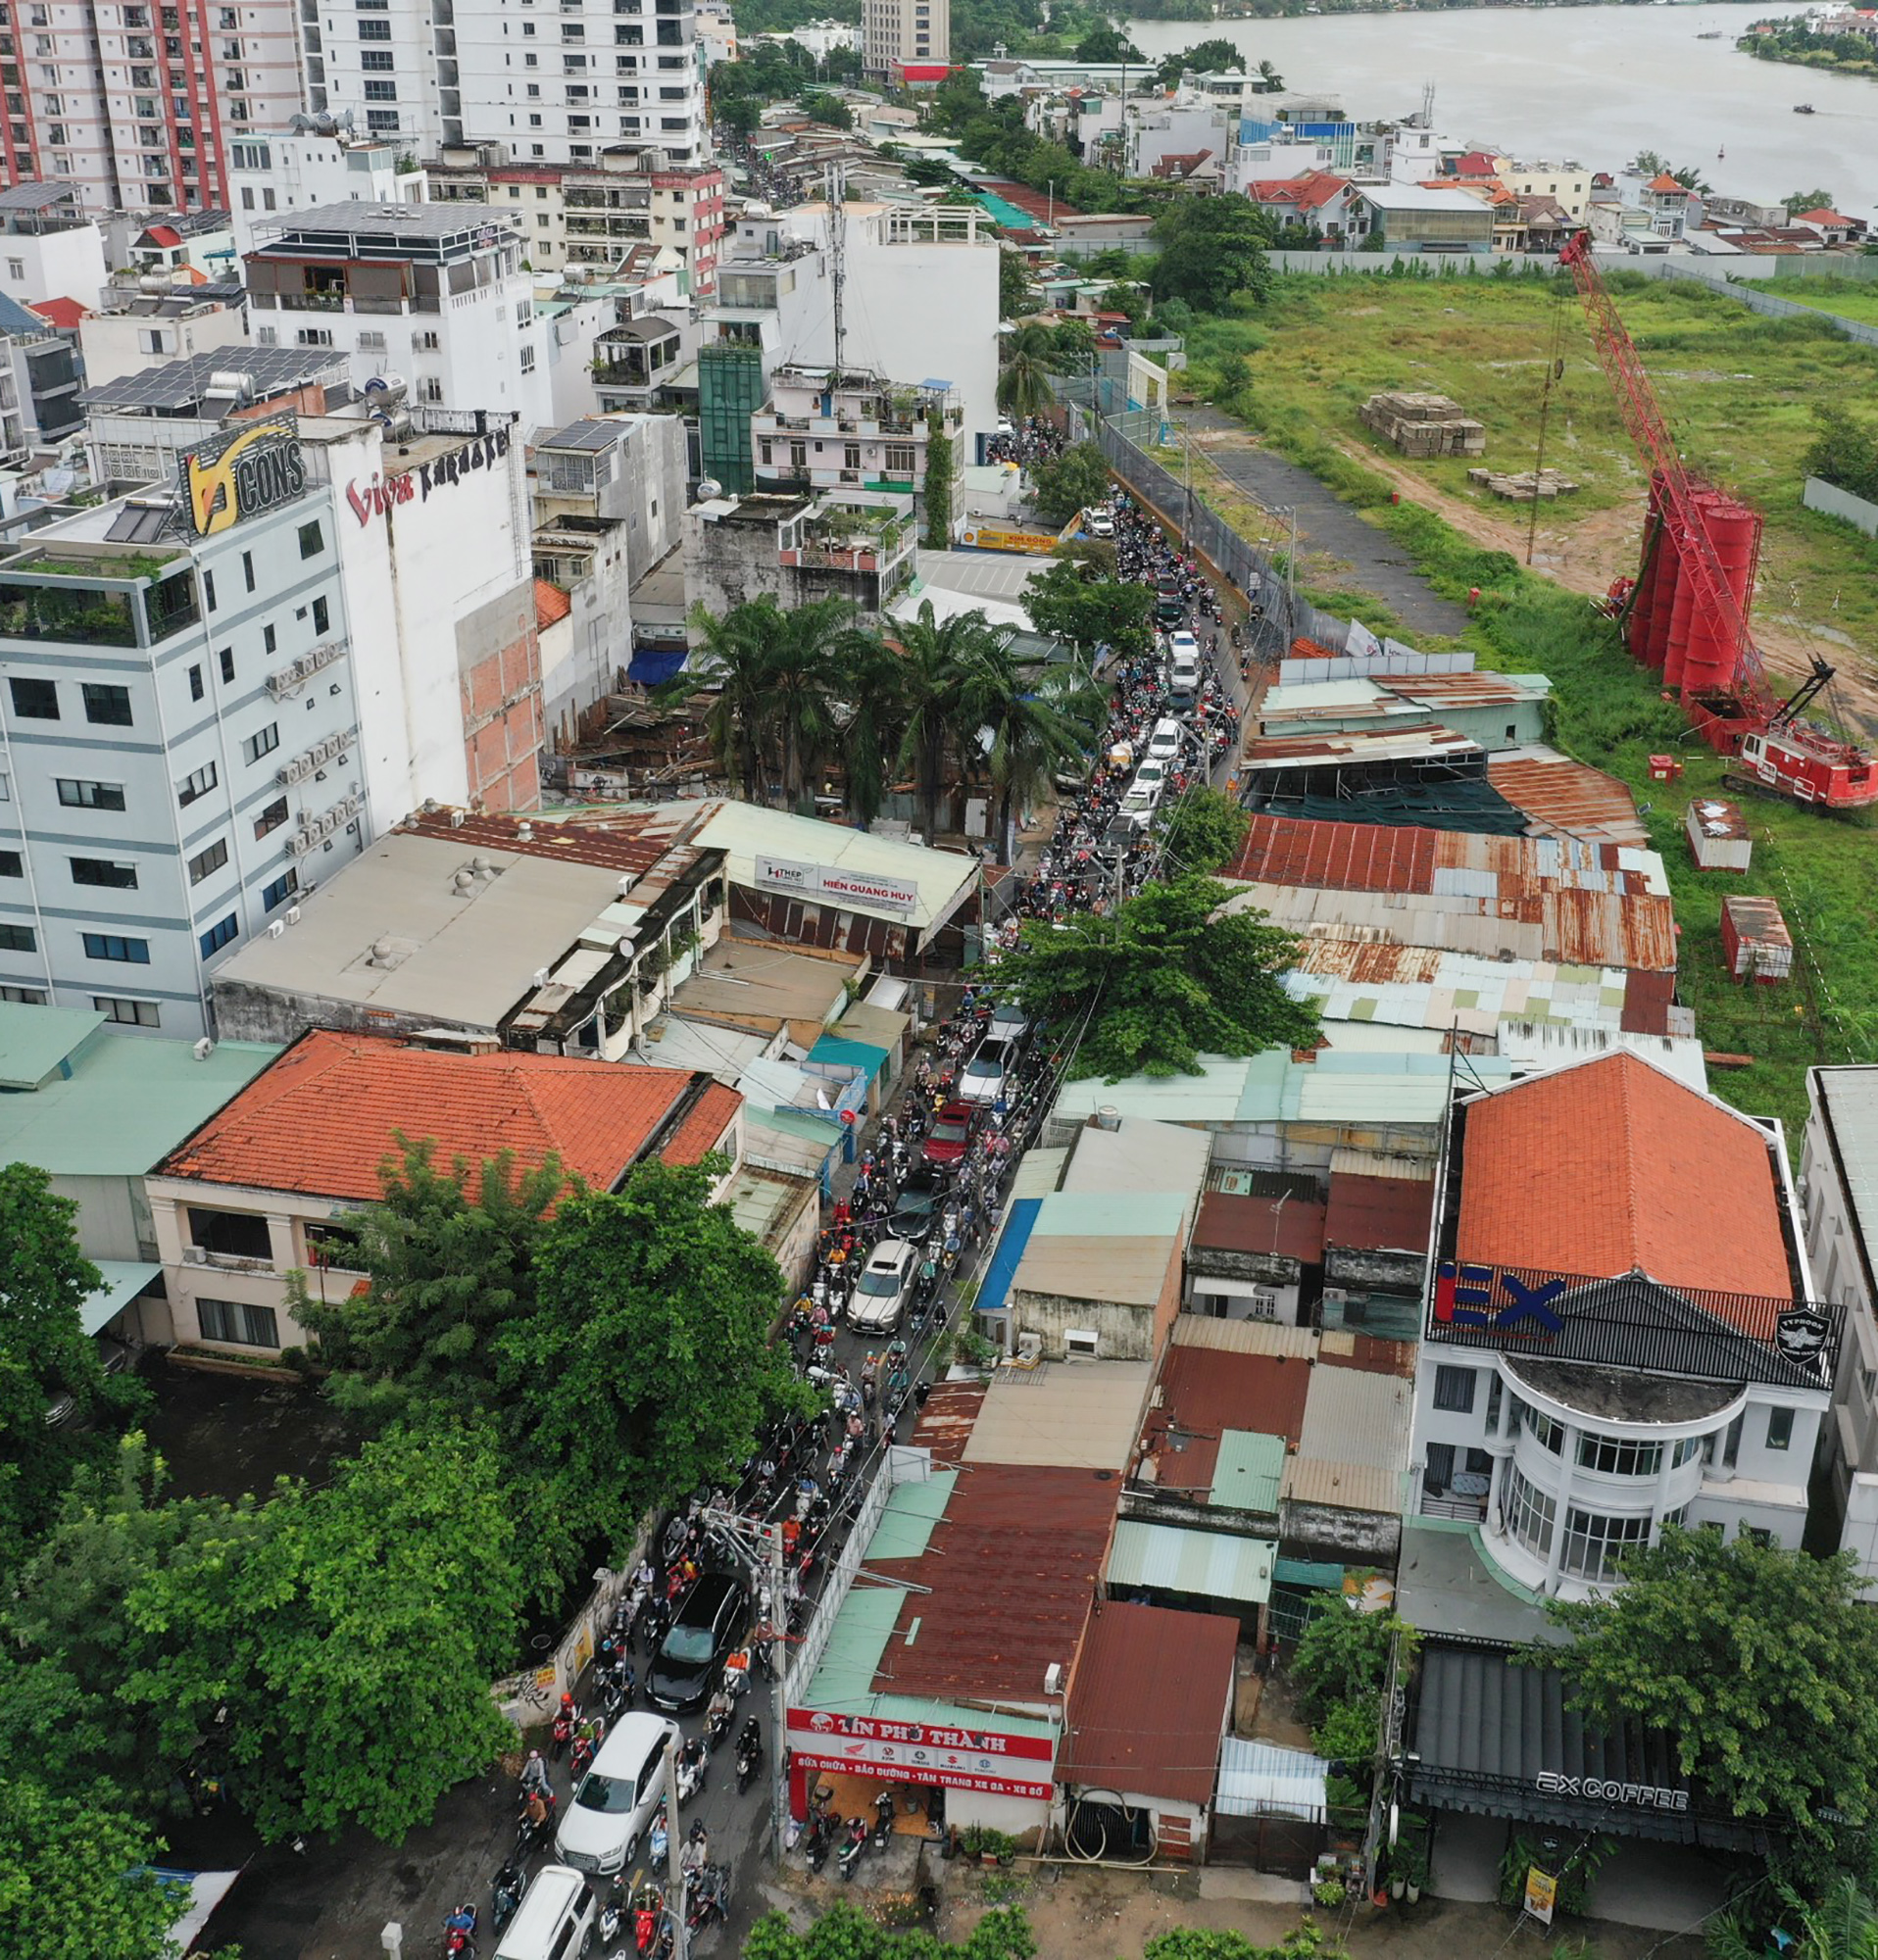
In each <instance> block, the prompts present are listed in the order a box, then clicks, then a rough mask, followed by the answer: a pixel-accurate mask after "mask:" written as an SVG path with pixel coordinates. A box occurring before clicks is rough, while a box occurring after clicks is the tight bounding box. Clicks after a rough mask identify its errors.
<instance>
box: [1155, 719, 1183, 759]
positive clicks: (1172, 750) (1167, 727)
mask: <svg viewBox="0 0 1878 1960" xmlns="http://www.w3.org/2000/svg"><path fill="white" fill-rule="evenodd" d="M1181 746H1182V737H1181V733H1180V723H1179V722H1177V721H1176V720H1174V718H1173V717H1172V716H1171V715H1169V716H1168V717H1167V718H1166V719H1165V720H1164V721H1157V722H1156V723H1155V725H1154V732H1153V734H1151V735H1150V736H1149V737H1148V760H1150V761H1151V762H1177V761H1178V760H1180V750H1181Z"/></svg>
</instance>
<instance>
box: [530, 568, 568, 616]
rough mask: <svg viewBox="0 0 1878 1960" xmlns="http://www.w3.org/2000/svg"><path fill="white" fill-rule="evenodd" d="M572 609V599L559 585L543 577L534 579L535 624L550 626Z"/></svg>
mask: <svg viewBox="0 0 1878 1960" xmlns="http://www.w3.org/2000/svg"><path fill="white" fill-rule="evenodd" d="M572 611H573V601H572V600H571V599H569V598H568V595H567V594H566V593H565V592H563V591H562V589H561V588H560V586H558V585H556V584H554V583H552V582H551V581H550V580H548V579H545V578H537V579H536V580H535V625H536V626H537V627H542V626H552V625H553V624H554V623H555V621H556V620H557V619H565V618H566V617H567V616H568V613H571V612H572Z"/></svg>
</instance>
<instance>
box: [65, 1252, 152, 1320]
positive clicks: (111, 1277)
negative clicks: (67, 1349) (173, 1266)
mask: <svg viewBox="0 0 1878 1960" xmlns="http://www.w3.org/2000/svg"><path fill="white" fill-rule="evenodd" d="M91 1263H92V1264H93V1265H94V1266H96V1267H97V1269H98V1276H99V1278H100V1279H102V1280H103V1281H104V1284H103V1285H102V1286H101V1287H99V1289H98V1290H97V1292H96V1293H94V1294H92V1295H90V1296H89V1297H88V1298H87V1299H86V1300H85V1303H84V1304H83V1305H82V1306H81V1307H79V1309H78V1324H79V1325H80V1326H81V1327H82V1328H83V1329H84V1331H85V1332H86V1333H87V1334H102V1333H103V1332H104V1330H105V1329H106V1328H107V1327H109V1326H110V1325H111V1323H112V1322H113V1321H114V1320H116V1319H117V1317H118V1315H119V1314H121V1313H122V1312H123V1311H124V1308H125V1307H126V1306H128V1305H129V1304H130V1302H131V1301H132V1300H133V1299H136V1297H137V1296H138V1294H140V1293H141V1292H142V1291H143V1290H144V1288H145V1287H147V1286H148V1285H149V1284H150V1282H151V1281H152V1280H154V1279H157V1278H159V1277H160V1276H161V1275H162V1272H163V1268H162V1266H160V1265H158V1264H156V1263H155V1262H154V1261H153V1262H152V1263H150V1264H148V1265H145V1264H144V1263H143V1262H142V1261H141V1260H139V1259H93V1260H92V1262H91Z"/></svg>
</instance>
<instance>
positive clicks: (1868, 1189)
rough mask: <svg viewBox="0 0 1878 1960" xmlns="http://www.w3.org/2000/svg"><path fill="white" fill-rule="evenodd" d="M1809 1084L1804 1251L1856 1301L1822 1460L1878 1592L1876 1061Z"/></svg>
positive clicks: (1839, 1516)
mask: <svg viewBox="0 0 1878 1960" xmlns="http://www.w3.org/2000/svg"><path fill="white" fill-rule="evenodd" d="M1806 1089H1807V1094H1808V1097H1809V1099H1810V1102H1811V1105H1812V1106H1811V1108H1810V1110H1809V1112H1808V1114H1807V1117H1806V1138H1805V1148H1804V1152H1803V1154H1802V1156H1801V1162H1800V1189H1801V1199H1802V1202H1803V1203H1804V1207H1805V1214H1806V1258H1807V1261H1808V1263H1809V1264H1810V1265H1811V1267H1812V1270H1813V1272H1814V1273H1815V1274H1816V1275H1817V1278H1818V1283H1819V1287H1820V1291H1821V1292H1822V1293H1823V1294H1824V1295H1825V1296H1826V1297H1827V1298H1828V1299H1845V1300H1847V1301H1848V1302H1849V1308H1850V1310H1849V1313H1848V1316H1847V1326H1846V1340H1845V1346H1844V1348H1842V1349H1841V1351H1840V1356H1839V1375H1838V1379H1837V1381H1836V1382H1835V1383H1834V1384H1833V1397H1832V1400H1833V1407H1832V1419H1831V1421H1830V1422H1829V1423H1828V1424H1827V1425H1826V1428H1825V1431H1824V1434H1823V1436H1822V1438H1821V1448H1820V1452H1819V1462H1818V1466H1817V1467H1818V1469H1819V1472H1820V1474H1821V1479H1822V1482H1823V1484H1824V1487H1825V1489H1826V1491H1827V1493H1828V1494H1829V1496H1830V1501H1831V1504H1832V1507H1833V1508H1832V1515H1831V1520H1830V1521H1831V1523H1832V1525H1833V1527H1834V1530H1835V1534H1836V1537H1837V1540H1838V1543H1839V1545H1840V1548H1841V1549H1842V1550H1850V1551H1853V1552H1854V1553H1855V1554H1856V1555H1857V1559H1858V1569H1859V1571H1860V1572H1861V1573H1862V1574H1863V1575H1864V1582H1865V1597H1866V1598H1867V1599H1878V1282H1875V1281H1874V1279H1873V1276H1872V1275H1873V1271H1874V1253H1875V1252H1878V1183H1875V1182H1874V1180H1875V1179H1878V1068H1872V1067H1862V1068H1854V1067H1848V1068H1814V1069H1810V1070H1808V1071H1807V1075H1806Z"/></svg>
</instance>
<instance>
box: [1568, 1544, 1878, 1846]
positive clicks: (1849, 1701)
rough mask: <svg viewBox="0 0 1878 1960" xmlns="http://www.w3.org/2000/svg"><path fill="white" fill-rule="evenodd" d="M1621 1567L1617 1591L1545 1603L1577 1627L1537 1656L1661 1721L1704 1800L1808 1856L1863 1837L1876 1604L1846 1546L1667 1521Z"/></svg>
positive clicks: (1872, 1813)
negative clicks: (1864, 1596)
mask: <svg viewBox="0 0 1878 1960" xmlns="http://www.w3.org/2000/svg"><path fill="white" fill-rule="evenodd" d="M1623 1577H1624V1583H1623V1584H1622V1585H1621V1586H1620V1587H1618V1588H1617V1589H1616V1590H1615V1591H1614V1592H1613V1593H1609V1594H1607V1595H1605V1596H1601V1597H1598V1598H1592V1599H1583V1600H1572V1601H1566V1600H1553V1601H1549V1602H1548V1604H1547V1608H1546V1611H1547V1613H1548V1614H1549V1615H1550V1617H1551V1618H1552V1619H1553V1620H1554V1621H1555V1622H1556V1623H1557V1625H1558V1626H1560V1627H1562V1628H1563V1629H1564V1630H1565V1631H1566V1632H1567V1633H1569V1634H1571V1635H1572V1636H1574V1639H1573V1642H1572V1644H1571V1645H1569V1646H1565V1647H1561V1648H1557V1649H1555V1648H1551V1647H1548V1648H1546V1649H1544V1650H1543V1652H1542V1653H1540V1654H1538V1655H1537V1656H1536V1658H1538V1659H1540V1660H1543V1661H1544V1662H1545V1663H1546V1664H1547V1665H1551V1666H1556V1667H1558V1668H1559V1669H1561V1670H1562V1671H1563V1673H1564V1676H1565V1679H1566V1682H1567V1683H1568V1685H1569V1691H1570V1695H1571V1700H1572V1703H1573V1705H1574V1706H1575V1707H1577V1708H1579V1709H1581V1710H1582V1711H1584V1713H1586V1714H1587V1715H1588V1716H1590V1717H1592V1718H1593V1719H1594V1720H1598V1721H1603V1722H1606V1723H1615V1722H1618V1721H1622V1720H1624V1719H1626V1718H1630V1719H1634V1720H1637V1721H1640V1722H1642V1723H1644V1724H1646V1725H1647V1726H1648V1727H1650V1728H1652V1729H1655V1730H1657V1731H1659V1732H1660V1733H1661V1734H1662V1735H1664V1736H1666V1737H1667V1738H1669V1740H1670V1741H1671V1742H1672V1743H1673V1745H1674V1747H1675V1749H1676V1753H1677V1760H1678V1763H1679V1765H1680V1767H1681V1770H1682V1773H1683V1774H1684V1775H1685V1776H1687V1777H1688V1778H1690V1779H1691V1781H1692V1782H1693V1783H1694V1785H1695V1786H1696V1788H1697V1789H1698V1790H1699V1791H1700V1792H1701V1793H1702V1796H1703V1798H1704V1799H1705V1802H1706V1803H1707V1804H1708V1805H1710V1806H1712V1807H1714V1808H1717V1809H1719V1810H1722V1811H1725V1812H1726V1813H1727V1814H1728V1815H1729V1816H1731V1817H1737V1818H1742V1819H1754V1820H1756V1821H1765V1822H1766V1823H1767V1824H1768V1825H1769V1826H1771V1827H1772V1828H1773V1829H1775V1830H1776V1831H1780V1832H1784V1833H1785V1834H1786V1835H1787V1837H1788V1839H1789V1841H1790V1843H1791V1845H1792V1846H1793V1848H1794V1851H1795V1853H1796V1855H1798V1856H1799V1857H1801V1858H1802V1859H1804V1860H1816V1859H1817V1858H1818V1857H1819V1856H1820V1854H1821V1853H1822V1852H1826V1853H1828V1854H1830V1852H1831V1850H1832V1847H1833V1846H1834V1843H1835V1839H1836V1838H1837V1836H1838V1835H1839V1834H1841V1833H1853V1834H1857V1835H1859V1836H1863V1835H1864V1834H1866V1833H1869V1831H1870V1830H1871V1828H1872V1826H1873V1824H1874V1823H1878V1614H1874V1613H1873V1612H1872V1610H1871V1609H1870V1607H1868V1606H1865V1605H1863V1604H1861V1603H1860V1602H1859V1599H1858V1596H1857V1589H1858V1578H1857V1574H1856V1572H1855V1571H1854V1569H1853V1556H1852V1554H1851V1553H1850V1552H1842V1553H1841V1554H1839V1555H1838V1556H1837V1557H1834V1558H1824V1559H1821V1558H1813V1557H1811V1556H1810V1555H1808V1554H1807V1553H1805V1552H1801V1551H1787V1550H1784V1549H1782V1548H1781V1547H1780V1546H1778V1545H1763V1544H1756V1543H1755V1542H1754V1540H1753V1539H1750V1538H1737V1539H1735V1540H1734V1541H1733V1542H1732V1543H1730V1544H1723V1543H1722V1540H1721V1537H1720V1534H1719V1533H1716V1532H1708V1531H1693V1532H1692V1531H1684V1530H1682V1529H1680V1528H1679V1527H1678V1526H1675V1525H1666V1526H1665V1527H1664V1528H1663V1533H1662V1542H1661V1543H1660V1544H1656V1545H1650V1546H1646V1547H1640V1548H1639V1549H1638V1550H1636V1551H1634V1552H1632V1553H1630V1554H1629V1555H1628V1556H1627V1557H1626V1558H1625V1560H1624V1567H1623ZM1822 1810H1828V1811H1830V1812H1832V1813H1833V1814H1834V1817H1835V1818H1836V1819H1837V1820H1842V1821H1841V1822H1834V1821H1832V1820H1829V1819H1827V1818H1822V1816H1821V1814H1820V1813H1821V1812H1822Z"/></svg>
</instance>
